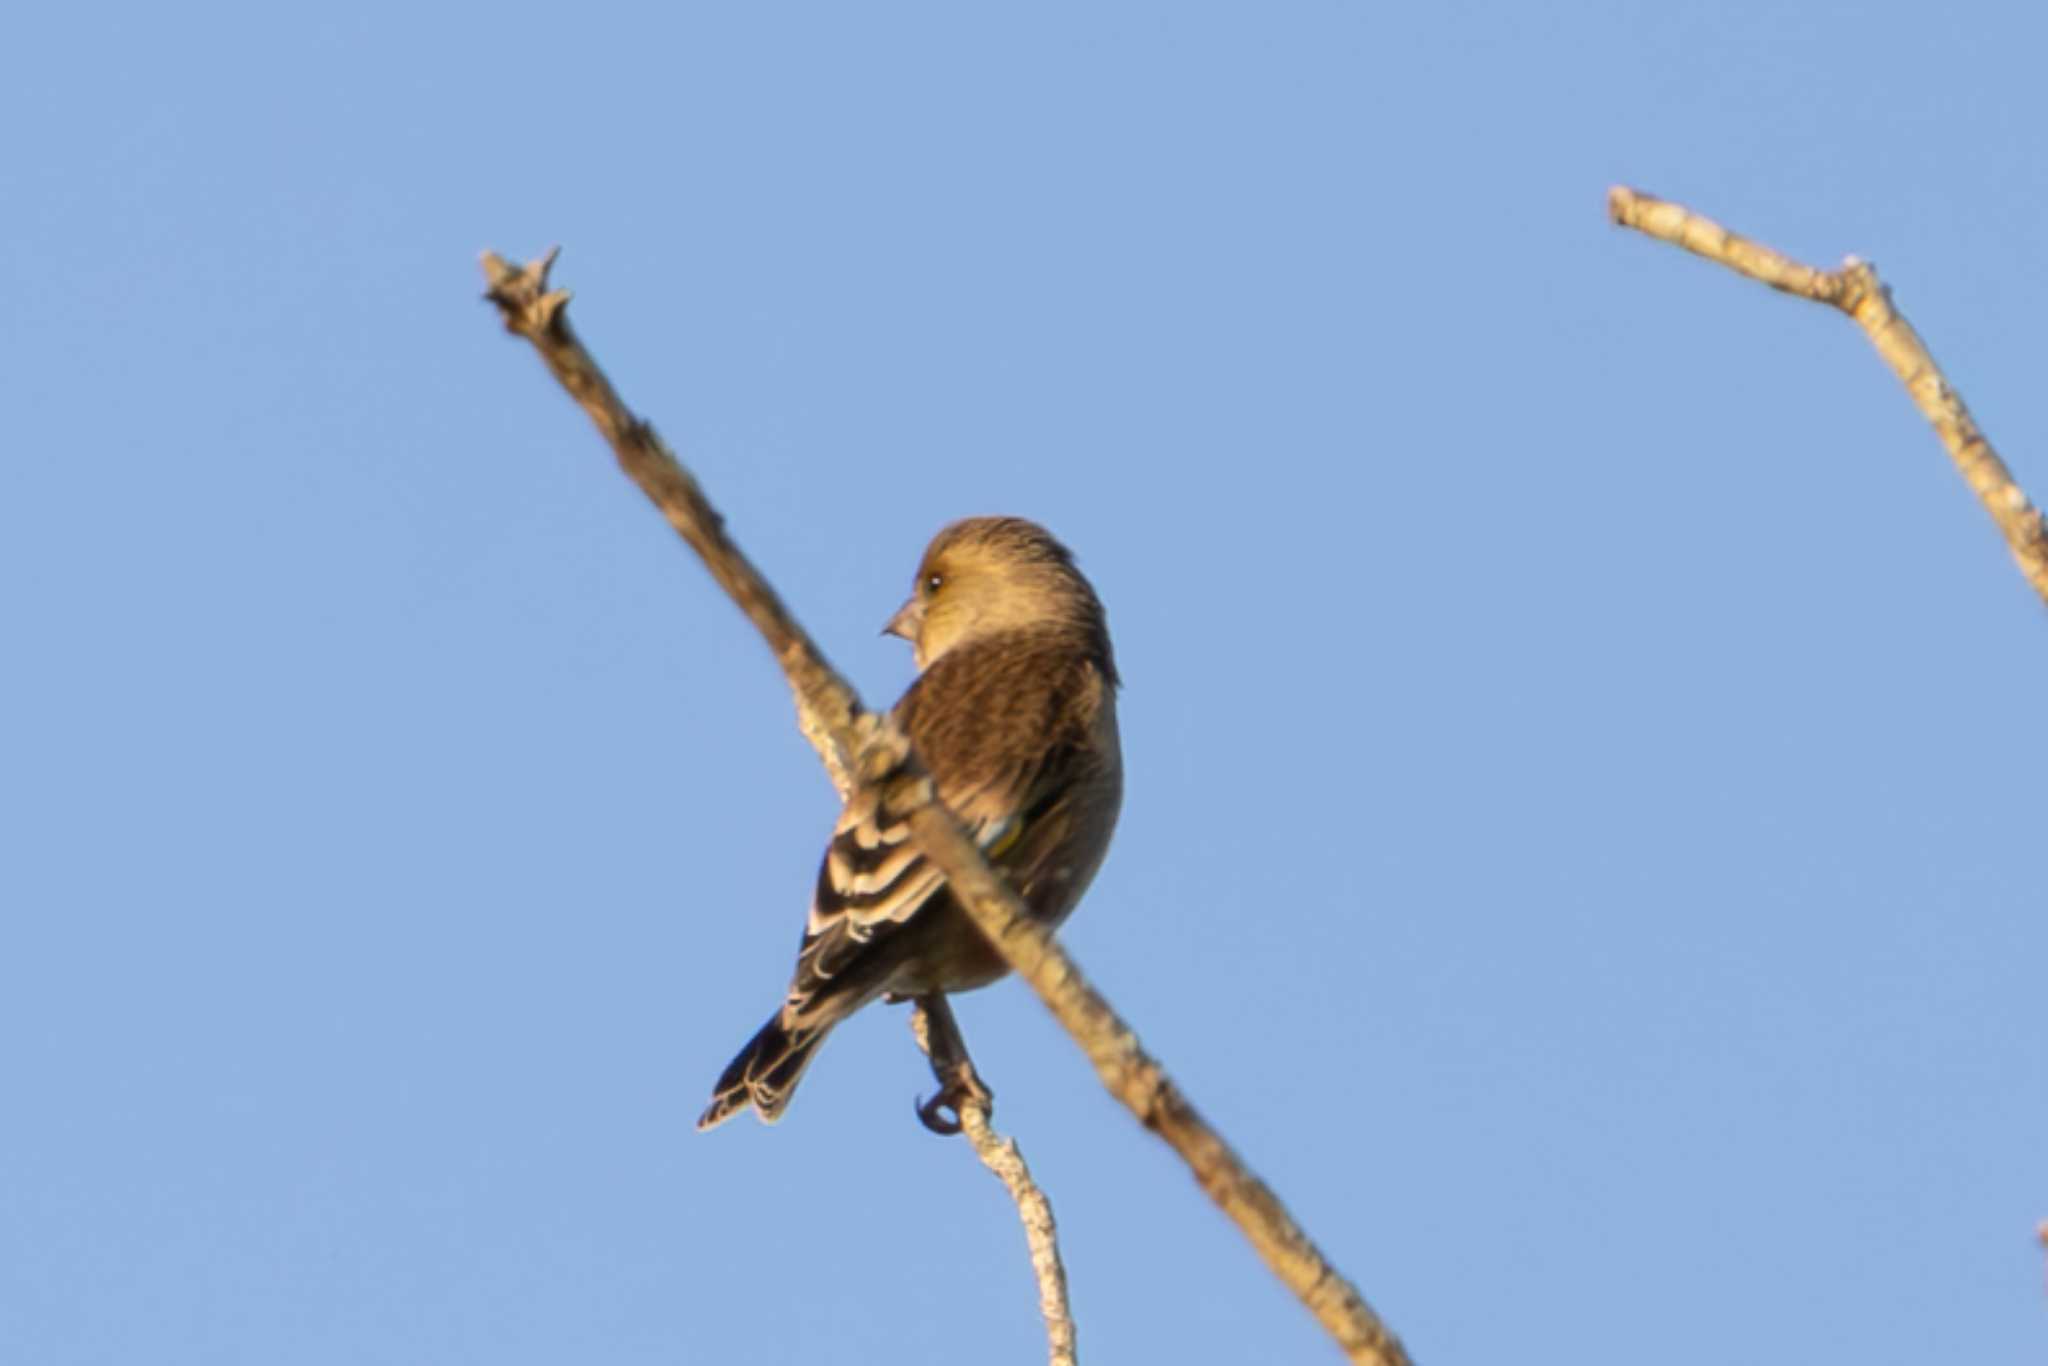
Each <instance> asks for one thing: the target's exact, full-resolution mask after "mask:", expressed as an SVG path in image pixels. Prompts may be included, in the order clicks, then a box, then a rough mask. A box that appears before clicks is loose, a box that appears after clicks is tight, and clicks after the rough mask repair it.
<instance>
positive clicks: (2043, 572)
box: [1607, 185, 2048, 603]
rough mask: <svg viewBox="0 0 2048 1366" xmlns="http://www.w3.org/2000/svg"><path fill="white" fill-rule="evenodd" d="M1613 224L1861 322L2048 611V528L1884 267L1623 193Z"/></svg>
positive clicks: (1611, 201)
mask: <svg viewBox="0 0 2048 1366" xmlns="http://www.w3.org/2000/svg"><path fill="white" fill-rule="evenodd" d="M1607 216H1608V217H1609V218H1610V219H1611V220H1613V221H1614V222H1615V223H1617V224H1620V225H1621V226H1622V227H1625V228H1634V229H1635V230H1636V231H1637V232H1640V233H1644V234H1646V235H1647V236H1650V237H1654V238H1656V239H1657V240H1659V241H1661V242H1670V243H1672V244H1673V245H1675V246H1680V247H1683V248H1685V249H1686V250H1687V251H1689V252H1692V253H1693V254H1694V255H1696V256H1704V257H1706V258H1707V259H1708V260H1709V261H1714V262H1718V263H1719V264H1721V265H1724V266H1726V267H1728V269H1730V270H1732V271H1734V272H1736V273H1737V274H1739V275H1747V276H1748V277H1749V278H1750V279H1752V280H1760V281H1762V282H1763V283H1764V284H1767V285H1769V286H1770V287H1771V288H1772V289H1776V290H1781V291H1783V292H1784V293H1786V294H1794V295H1797V296H1798V297H1800V298H1802V299H1811V300H1812V301H1813V302H1815V303H1819V304H1827V305H1829V306H1830V307H1833V308H1838V309H1840V310H1841V311H1842V312H1844V313H1846V314H1848V315H1849V316H1850V317H1851V318H1854V319H1855V320H1856V323H1857V325H1858V326H1859V327H1861V328H1862V329H1863V331H1864V333H1865V334H1866V335H1868V336H1869V338H1870V342H1871V345H1873V346H1875V347H1876V348H1877V353H1878V355H1880V356H1882V357H1883V358H1884V361H1885V364H1887V365H1889V366H1891V368H1892V373H1893V374H1895V375H1897V376H1898V377H1899V382H1900V383H1901V384H1903V385H1905V386H1906V392H1907V393H1908V394H1910V395H1911V396H1912V399H1913V402H1914V404H1915V406H1917V407H1918V408H1919V409H1920V412H1921V414H1922V416H1924V417H1925V418H1926V419H1927V420H1928V422H1930V423H1932V424H1933V426H1934V431H1935V434H1936V435H1937V436H1939V437H1940V438H1941V444H1942V446H1943V447H1944V448H1946V449H1947V451H1948V454H1949V459H1950V460H1952V461H1954V462H1955V466H1956V470H1957V472H1958V473H1960V474H1961V475H1962V476H1963V480H1964V482H1965V483H1967V484H1969V486H1970V488H1971V490H1972V491H1974V492H1975V493H1976V495H1977V498H1978V500H1979V501H1980V502H1982V503H1983V504H1984V510H1985V511H1986V512H1988V513H1990V514H1991V520H1992V521H1993V522H1994V523H1995V524H1997V527H1998V530H1999V532H2000V533H2001V534H2002V535H2003V536H2004V537H2005V543H2006V545H2007V546H2009V547H2011V549H2012V554H2013V558H2014V559H2015V560H2017V561H2019V566H2020V573H2021V574H2022V575H2024V576H2025V577H2026V580H2027V582H2028V583H2030V584H2032V585H2033V588H2034V591H2035V592H2036V593H2038V594H2039V595H2040V596H2041V600H2042V601H2043V602H2044V603H2048V523H2044V522H2043V520H2042V517H2041V512H2040V510H2039V509H2038V508H2036V507H2035V506H2034V505H2033V503H2032V502H2030V501H2029V500H2028V498H2027V495H2026V493H2025V491H2024V490H2022V489H2021V488H2020V486H2019V484H2018V482H2017V481H2015V480H2014V479H2013V477H2012V471H2011V470H2009V469H2007V468H2006V465H2005V462H2004V461H2003V460H2001V459H1999V456H1998V452H1997V451H1995V450H1993V449H1992V448H1991V442H1990V441H1989V440H1988V439H1986V437H1985V436H1984V433H1983V432H1982V431H1980V430H1979V429H1978V427H1977V421H1976V419H1975V418H1973V417H1971V416H1970V410H1969V409H1968V408H1967V407H1965V406H1964V405H1963V397H1962V395H1961V394H1959V393H1957V392H1956V391H1955V388H1954V386H1952V385H1951V384H1950V383H1949V382H1948V378H1947V376H1945V375H1943V374H1942V372H1941V367H1940V366H1939V365H1937V364H1935V362H1934V357H1933V356H1932V355H1931V354H1929V353H1928V350H1927V345H1926V343H1924V342H1922V341H1921V340H1920V334H1919V333H1917V332H1915V331H1914V330H1913V325H1912V324H1911V323H1909V322H1907V321H1906V319H1905V317H1904V316H1903V315H1902V314H1901V313H1900V312H1899V311H1898V310H1897V309H1896V308H1894V307H1893V306H1892V294H1891V290H1890V288H1889V287H1888V286H1886V285H1885V284H1884V282H1883V281H1881V280H1879V279H1878V278H1877V269H1876V267H1874V266H1872V265H1871V264H1870V263H1869V262H1868V261H1859V260H1857V259H1856V258H1855V257H1853V256H1852V257H1849V258H1848V259H1847V260H1845V261H1844V262H1843V263H1842V268H1841V269H1840V270H1816V269H1814V268H1813V267H1812V266H1808V265H1802V264H1800V263H1799V262H1797V261H1794V260H1792V259H1791V258H1790V257H1787V256H1784V255H1781V254H1780V253H1778V252H1775V251H1773V250H1771V249H1770V248H1769V247H1766V246H1763V245H1762V244H1760V243H1757V242H1752V241H1750V240H1749V239H1748V238H1745V237H1740V236H1738V235H1736V234H1735V233H1732V232H1730V231H1728V229H1726V228H1724V227H1722V226H1721V225H1720V224H1719V223H1716V222H1714V221H1713V220H1712V219H1710V218H1706V217H1704V216H1702V215H1700V214H1696V213H1694V212H1693V211H1692V210H1691V209H1688V208H1686V207H1685V206H1684V205H1683V204H1674V203H1671V202H1670V201H1668V200H1663V199H1657V198H1655V197H1653V196H1651V195H1646V194H1641V193H1638V192H1637V191H1635V190H1631V189H1628V188H1627V187H1626V186H1621V185H1617V186H1615V187H1614V188H1613V189H1611V190H1609V191H1608V192H1607Z"/></svg>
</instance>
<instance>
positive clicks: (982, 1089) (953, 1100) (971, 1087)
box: [917, 1076, 995, 1138]
mask: <svg viewBox="0 0 2048 1366" xmlns="http://www.w3.org/2000/svg"><path fill="white" fill-rule="evenodd" d="M963 1105H979V1106H980V1107H981V1110H982V1113H983V1114H987V1113H988V1112H989V1111H991V1110H993V1109H994V1108H995V1096H994V1095H992V1094H991V1093H990V1091H989V1089H988V1088H987V1087H986V1086H983V1085H982V1084H981V1080H980V1078H978V1077H972V1076H969V1077H966V1078H959V1077H956V1078H954V1079H953V1080H952V1081H949V1082H947V1083H946V1084H945V1085H944V1086H941V1087H940V1088H939V1090H938V1093H937V1094H936V1095H934V1096H933V1097H932V1098H931V1099H930V1100H926V1101H920V1102H918V1106H917V1122H918V1123H920V1124H922V1125H924V1127H925V1128H927V1129H929V1130H931V1131H932V1132H933V1133H935V1134H939V1135H941V1136H943V1137H947V1138H950V1137H952V1136H953V1135H954V1134H957V1133H959V1132H960V1130H961V1129H962V1128H963V1127H965V1126H963V1125H962V1124H961V1122H960V1113H961V1107H962V1106H963Z"/></svg>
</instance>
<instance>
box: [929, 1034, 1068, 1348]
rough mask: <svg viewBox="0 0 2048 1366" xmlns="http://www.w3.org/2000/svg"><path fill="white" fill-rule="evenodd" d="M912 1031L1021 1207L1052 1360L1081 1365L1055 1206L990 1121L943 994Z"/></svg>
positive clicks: (987, 1163)
mask: <svg viewBox="0 0 2048 1366" xmlns="http://www.w3.org/2000/svg"><path fill="white" fill-rule="evenodd" d="M910 1030H911V1033H913V1034H915V1035H916V1036H917V1046H918V1047H919V1048H921V1049H923V1050H924V1053H925V1056H926V1057H928V1058H930V1059H931V1063H932V1075H933V1076H934V1077H936V1078H938V1082H939V1097H938V1098H939V1099H943V1100H945V1101H947V1102H948V1103H949V1104H950V1105H951V1107H952V1109H953V1113H954V1114H956V1115H958V1116H959V1117H960V1129H961V1131H962V1132H963V1133H965V1134H966V1135H967V1141H968V1142H969V1143H971V1144H973V1145H974V1154H975V1156H977V1157H979V1158H980V1159H981V1165H983V1166H984V1167H987V1168H988V1169H989V1170H990V1171H992V1172H994V1173H995V1174H996V1177H997V1179H998V1180H1000V1181H1001V1182H1002V1183H1003V1185H1004V1187H1005V1188H1007V1189H1008V1190H1009V1192H1010V1199H1011V1200H1012V1201H1014V1202H1015V1203H1016V1206H1017V1218H1018V1219H1019V1220H1021V1221H1022V1222H1023V1225H1024V1241H1025V1243H1026V1244H1027V1245H1028V1246H1029V1247H1030V1249H1031V1274H1032V1275H1033V1276H1035V1277H1036V1278H1037V1280H1038V1311H1039V1313H1041V1314H1043V1315H1044V1316H1045V1341H1046V1349H1047V1354H1046V1359H1047V1360H1048V1361H1049V1362H1050V1363H1051V1366H1075V1361H1076V1358H1075V1355H1074V1310H1073V1306H1072V1305H1070V1304H1069V1303H1068V1302H1067V1268H1066V1266H1065V1265H1064V1264H1063V1263H1062V1262H1061V1261H1060V1243H1059V1230H1058V1228H1057V1227H1055V1225H1054V1224H1053V1218H1052V1202H1051V1201H1050V1200H1048V1199H1046V1198H1045V1192H1044V1190H1042V1189H1040V1187H1039V1185H1038V1183H1037V1182H1036V1181H1034V1180H1033V1179H1032V1177H1031V1169H1030V1168H1029V1167H1027V1166H1025V1165H1024V1154H1023V1153H1021V1152H1019V1151H1018V1150H1017V1142H1016V1140H1015V1139H1012V1138H1005V1137H1003V1136H1002V1135H1001V1134H998V1133H997V1132H996V1131H995V1129H994V1128H993V1127H992V1126H991V1125H990V1123H989V1111H990V1108H991V1105H990V1099H989V1094H988V1088H987V1087H986V1086H983V1085H982V1084H981V1078H980V1076H979V1074H977V1073H976V1072H975V1070H974V1060H973V1059H972V1058H970V1057H969V1056H968V1055H967V1044H966V1041H965V1040H963V1039H962V1038H961V1037H960V1026H959V1025H958V1024H957V1023H956V1022H955V1021H954V1019H953V1009H952V1007H951V1006H949V1005H948V1004H946V998H945V997H944V996H943V995H940V994H933V995H930V996H925V997H922V998H920V999H919V1000H918V1002H917V1003H916V1004H915V1005H914V1006H912V1007H911V1012H910Z"/></svg>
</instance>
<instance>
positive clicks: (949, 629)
mask: <svg viewBox="0 0 2048 1366" xmlns="http://www.w3.org/2000/svg"><path fill="white" fill-rule="evenodd" d="M882 632H883V634H884V635H895V636H900V637H902V638H903V639H904V640H907V641H908V642H910V646H911V650H912V656H913V659H914V660H915V663H916V666H917V670H918V673H917V677H916V678H915V679H914V680H913V681H912V683H911V684H910V686H909V688H908V689H907V690H906V691H905V692H904V694H903V697H902V699H901V700H900V701H898V702H897V703H896V705H895V707H894V708H893V709H892V710H891V713H890V715H891V717H892V718H893V719H894V721H895V722H896V724H897V725H898V726H899V727H900V728H901V730H902V732H903V733H904V734H905V735H907V736H908V737H909V739H910V743H911V745H912V747H913V749H914V750H915V752H916V753H917V755H918V756H919V758H921V759H922V760H923V762H924V766H925V769H926V771H927V772H928V773H929V774H930V775H931V778H932V780H933V784H934V786H935V789H936V791H937V794H938V797H939V800H940V801H941V802H943V803H944V804H945V805H946V807H947V808H948V809H949V810H950V811H951V812H952V813H953V815H954V816H955V817H956V818H957V819H958V820H959V821H960V822H961V824H962V826H963V827H965V829H966V830H967V831H968V833H969V834H970V835H971V836H972V837H973V839H974V840H975V842H976V843H977V844H978V845H979V846H980V848H981V851H982V853H983V854H984V855H985V856H986V857H987V858H988V860H989V862H990V863H991V864H992V865H993V866H994V867H995V869H996V870H997V871H998V872H999V873H1000V874H1001V875H1002V876H1003V877H1004V878H1005V879H1006V880H1007V881H1008V883H1009V885H1010V887H1011V888H1012V890H1014V891H1015V892H1016V893H1017V894H1018V896H1019V897H1021V898H1022V900H1023V901H1024V904H1025V906H1026V908H1027V909H1028V910H1029V911H1030V913H1031V915H1032V916H1033V918H1034V919H1036V920H1038V921H1039V922H1040V923H1042V924H1044V925H1045V926H1046V927H1047V928H1048V929H1050V928H1054V927H1056V926H1058V925H1059V924H1060V922H1061V921H1063V920H1064V919H1066V917H1067V915H1068V914H1069V913H1070V912H1071V911H1072V910H1073V909H1074V906H1075V904H1076V903H1077V902H1078V901H1079V900H1080V899H1081V895H1082V893H1083V892H1084V891H1086V890H1087V887H1088V884H1089V882H1090V881H1091V880H1093V878H1094V876H1095V873H1096V870H1097V869H1099V868H1100V867H1101V866H1102V861H1103V858H1104V856H1105V855H1106V854H1107V853H1108V851H1109V843H1110V836H1111V835H1112V834H1113V833H1114V831H1115V829H1116V821H1117V815H1118V812H1119V811H1120V810H1121V808H1122V805H1123V758H1122V748H1121V745H1120V743H1119V740H1118V735H1117V718H1116V694H1117V690H1118V688H1119V687H1120V686H1121V682H1120V680H1119V678H1118V676H1117V670H1116V661H1115V657H1114V654H1113V653H1112V650H1111V647H1110V639H1109V624H1108V619H1107V617H1106V616H1105V614H1104V612H1103V608H1102V601H1101V599H1100V598H1098V597H1097V596H1096V593H1095V589H1094V587H1093V586H1092V585H1091V584H1090V583H1089V582H1088V580H1087V578H1086V577H1084V576H1083V575H1082V573H1081V571H1080V569H1078V568H1077V567H1076V566H1075V563H1074V556H1073V554H1072V552H1070V551H1069V550H1068V549H1067V548H1066V547H1065V546H1064V545H1062V544H1061V543H1060V542H1059V541H1057V540H1055V539H1054V538H1053V536H1052V534H1051V533H1050V532H1048V531H1046V530H1045V528H1043V527H1041V526H1039V525H1038V524H1037V523H1035V522H1031V521H1027V520H1025V519H1024V518H1021V517H969V518H966V519H964V520H961V521H957V522H954V523H952V524H950V525H948V526H946V527H945V528H943V529H942V530H941V531H940V532H939V533H938V535H936V536H935V537H933V538H932V541H931V544H930V545H929V546H927V547H926V549H925V552H924V555H923V557H922V559H921V560H920V561H919V563H918V568H917V575H916V578H915V579H914V581H913V587H912V591H911V595H910V598H909V600H908V601H906V602H905V603H904V604H903V606H902V607H901V608H900V609H898V610H897V612H896V614H895V615H894V616H892V617H891V618H890V619H889V622H888V624H887V625H886V626H884V627H883V628H882ZM879 786H880V784H874V785H869V786H864V787H860V788H856V789H855V790H854V792H853V794H852V796H851V797H850V798H849V799H848V801H847V803H846V806H845V808H844V810H842V811H841V813H840V816H839V820H838V823H837V824H836V825H835V826H834V828H833V831H832V838H831V840H830V842H829V843H828V844H827V845H826V848H825V857H824V859H823V861H822V863H821V865H820V867H819V869H818V877H817V883H816V886H815V889H814V891H813V893H812V897H811V907H810V915H809V916H808V918H807V919H806V921H805V924H804V931H803V937H802V940H801V942H800V944H799V947H798V950H797V959H796V969H795V971H794V973H792V975H791V977H790V982H789V990H788V992H787V994H786V995H785V996H784V997H783V1001H782V1005H781V1007H780V1008H779V1009H778V1010H777V1011H776V1012H775V1013H774V1014H773V1015H772V1016H770V1017H769V1019H768V1022H767V1023H766V1024H764V1025H763V1026H761V1028H760V1030H759V1031H758V1032H757V1033H756V1034H755V1035H754V1037H753V1038H752V1039H750V1040H749V1041H748V1042H747V1045H746V1047H744V1048H742V1049H741V1050H740V1051H739V1054H738V1056H736V1057H735V1058H733V1060H732V1063H731V1065H729V1066H728V1067H727V1068H726V1069H725V1071H724V1073H723V1074H722V1075H721V1076H720V1077H719V1078H718V1082H717V1084H716V1085H715V1086H714V1087H713V1088H712V1096H711V1103H710V1104H709V1105H708V1106H707V1107H705V1110H704V1113H703V1114H702V1115H701V1116H700V1117H699V1118H698V1120H697V1128H698V1129H699V1130H708V1129H712V1128H715V1127H717V1126H718V1125H720V1124H722V1123H724V1122H725V1121H726V1120H728V1119H730V1118H732V1117H733V1116H734V1115H736V1114H738V1113H739V1112H740V1111H742V1110H745V1109H747V1108H749V1107H752V1109H753V1110H754V1112H755V1113H756V1114H757V1115H758V1116H759V1117H760V1118H761V1120H762V1121H763V1122H764V1123H769V1124H772V1123H774V1122H775V1121H776V1120H778V1119H780V1118H781V1117H782V1113H783V1110H784V1109H785V1107H787V1106H788V1104H789V1101H790V1097H791V1095H792V1094H793V1093H794V1091H795V1089H796V1085H797V1082H798V1081H799V1080H801V1079H802V1077H803V1074H804V1070H805V1068H807V1067H808V1066H809V1065H810V1062H811V1059H812V1057H813V1056H814V1055H815V1054H816V1052H817V1050H818V1047H819V1045H821V1044H822V1043H824V1041H825V1038H826V1036H827V1035H828V1034H829V1033H830V1032H831V1031H832V1028H833V1027H834V1026H835V1025H837V1024H839V1023H840V1022H841V1021H843V1020H845V1019H846V1018H847V1017H848V1016H850V1015H852V1014H853V1013H854V1012H855V1011H857V1010H859V1009H860V1008H861V1007H862V1006H864V1005H866V1004H868V1002H870V1001H872V1000H874V999H875V998H877V997H887V998H888V999H890V1000H892V1001H895V1000H907V999H912V998H916V997H919V996H924V995H927V994H930V993H934V992H945V993H953V992H960V991H969V990H973V989H974V988H977V987H983V986H987V985H988V984H989V983H991V982H994V981H995V980H997V979H998V978H1000V977H1001V976H1003V974H1004V973H1006V972H1007V971H1008V970H1009V969H1008V965H1007V964H1006V963H1005V962H1004V961H1003V958H1002V956H1001V955H1000V954H999V953H998V952H997V951H996V950H995V948H994V947H993V946H992V945H991V944H990V943H989V942H988V941H987V939H986V938H984V937H983V936H982V934H981V931H980V930H979V929H977V928H976V927H975V925H974V923H973V921H972V920H971V919H970V918H969V917H968V915H967V914H966V912H965V911H963V910H962V909H961V908H960V906H959V905H958V904H957V903H956V902H955V901H954V899H953V896H952V894H951V892H950V891H948V889H947V887H946V883H945V877H944V875H943V874H942V873H941V872H940V871H939V870H938V869H937V868H935V867H934V866H932V865H931V863H930V862H929V861H928V860H927V859H926V858H925V856H924V854H923V853H922V852H921V851H920V850H919V849H918V846H917V842H916V840H915V839H913V838H912V837H911V834H910V829H909V826H908V824H907V823H906V822H905V821H903V820H901V819H898V818H895V817H893V816H892V815H891V814H890V813H889V812H888V811H886V810H885V809H884V808H883V807H882V806H881V805H880V801H879V798H878V797H877V795H876V788H877V787H879Z"/></svg>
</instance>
